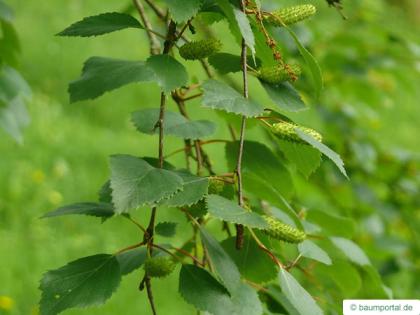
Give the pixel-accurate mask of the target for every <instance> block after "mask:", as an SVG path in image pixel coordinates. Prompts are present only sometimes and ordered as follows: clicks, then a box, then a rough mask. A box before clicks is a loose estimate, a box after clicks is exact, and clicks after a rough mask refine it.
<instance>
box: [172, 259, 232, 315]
mask: <svg viewBox="0 0 420 315" xmlns="http://www.w3.org/2000/svg"><path fill="white" fill-rule="evenodd" d="M179 293H180V294H181V296H182V297H183V298H184V299H185V301H186V302H187V303H189V304H192V305H194V306H195V307H196V308H197V309H199V310H202V311H207V312H210V313H212V314H214V315H220V314H227V313H226V311H227V310H228V309H229V307H230V304H231V302H230V297H229V294H228V291H227V290H226V289H225V287H224V286H223V285H221V284H220V283H219V282H218V281H217V280H216V279H215V278H214V277H213V276H212V275H211V274H210V273H209V272H208V271H207V270H205V269H203V268H199V267H196V266H194V265H183V266H182V268H181V272H180V274H179Z"/></svg>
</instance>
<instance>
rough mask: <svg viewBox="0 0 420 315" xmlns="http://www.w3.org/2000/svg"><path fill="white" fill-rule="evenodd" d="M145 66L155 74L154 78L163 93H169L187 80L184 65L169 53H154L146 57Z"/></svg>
mask: <svg viewBox="0 0 420 315" xmlns="http://www.w3.org/2000/svg"><path fill="white" fill-rule="evenodd" d="M147 66H148V67H149V69H151V70H152V71H153V72H154V74H155V79H154V81H156V82H157V83H158V84H159V86H160V87H161V88H162V90H163V91H164V92H165V93H169V92H171V91H172V90H175V89H176V88H178V87H181V86H183V85H185V84H186V83H187V81H188V73H187V70H186V69H185V67H184V66H183V65H182V64H181V63H179V62H178V61H177V60H176V59H175V58H173V57H171V56H169V55H156V56H151V57H150V58H149V59H147Z"/></svg>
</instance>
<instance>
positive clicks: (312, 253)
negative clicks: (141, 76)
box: [298, 240, 332, 265]
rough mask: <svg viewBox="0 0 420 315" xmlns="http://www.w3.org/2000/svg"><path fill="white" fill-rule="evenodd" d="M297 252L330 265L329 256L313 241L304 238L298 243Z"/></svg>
mask: <svg viewBox="0 0 420 315" xmlns="http://www.w3.org/2000/svg"><path fill="white" fill-rule="evenodd" d="M298 248H299V253H300V254H301V255H302V256H303V257H306V258H310V259H313V260H316V261H319V262H321V263H323V264H325V265H331V264H332V261H331V258H330V256H328V254H327V253H326V252H325V251H324V250H323V249H322V248H321V247H319V246H318V245H316V244H315V243H314V242H312V241H309V240H305V241H303V243H300V244H299V245H298Z"/></svg>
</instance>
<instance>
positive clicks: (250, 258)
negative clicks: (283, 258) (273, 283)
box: [222, 235, 278, 283]
mask: <svg viewBox="0 0 420 315" xmlns="http://www.w3.org/2000/svg"><path fill="white" fill-rule="evenodd" d="M222 247H223V249H224V250H225V251H226V252H227V253H228V254H229V256H230V257H231V258H232V259H233V261H234V262H235V264H236V266H237V267H238V269H239V271H240V273H241V275H242V276H243V277H244V278H245V279H247V280H249V281H252V282H255V283H266V282H268V281H270V280H273V279H274V278H275V277H276V275H277V273H278V270H277V268H276V266H275V265H274V264H273V261H272V260H271V259H270V258H269V257H268V256H267V255H266V254H265V253H264V252H262V251H261V249H260V248H259V247H258V245H257V243H256V242H255V241H254V240H253V239H252V238H251V237H250V236H249V235H246V236H245V241H244V246H243V248H242V249H241V250H237V249H236V238H235V237H231V238H228V239H226V240H224V241H223V242H222Z"/></svg>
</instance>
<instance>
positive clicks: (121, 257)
mask: <svg viewBox="0 0 420 315" xmlns="http://www.w3.org/2000/svg"><path fill="white" fill-rule="evenodd" d="M116 257H117V260H118V263H119V265H120V270H121V275H122V276H125V275H128V274H130V273H132V272H133V271H134V270H136V269H139V268H140V267H141V266H142V265H143V264H144V262H145V261H146V259H147V249H146V248H145V247H139V248H136V249H132V250H129V251H126V252H123V253H120V254H118V255H117V256H116Z"/></svg>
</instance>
